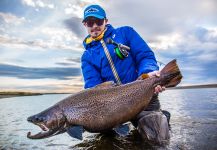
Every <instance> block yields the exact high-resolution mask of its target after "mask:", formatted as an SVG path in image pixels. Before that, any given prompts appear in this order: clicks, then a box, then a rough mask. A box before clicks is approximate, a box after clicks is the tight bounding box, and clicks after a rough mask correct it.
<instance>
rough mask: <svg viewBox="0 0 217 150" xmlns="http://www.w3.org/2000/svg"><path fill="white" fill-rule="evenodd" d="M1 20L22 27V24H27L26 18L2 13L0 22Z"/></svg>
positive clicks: (0, 13)
mask: <svg viewBox="0 0 217 150" xmlns="http://www.w3.org/2000/svg"><path fill="white" fill-rule="evenodd" d="M1 20H2V21H3V22H4V23H6V24H13V25H21V24H22V23H25V22H26V19H25V17H17V16H15V15H13V14H11V13H2V12H0V22H1Z"/></svg>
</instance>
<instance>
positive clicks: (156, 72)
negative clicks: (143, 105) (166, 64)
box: [148, 71, 166, 94]
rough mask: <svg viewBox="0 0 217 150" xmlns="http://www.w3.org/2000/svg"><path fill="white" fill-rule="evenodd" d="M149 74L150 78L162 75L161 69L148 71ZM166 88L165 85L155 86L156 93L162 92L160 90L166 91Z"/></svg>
mask: <svg viewBox="0 0 217 150" xmlns="http://www.w3.org/2000/svg"><path fill="white" fill-rule="evenodd" d="M148 76H149V78H151V77H154V76H156V77H160V71H153V72H149V73H148ZM165 89H166V88H165V86H160V85H157V86H156V87H155V89H154V93H155V94H158V93H160V92H163V91H165Z"/></svg>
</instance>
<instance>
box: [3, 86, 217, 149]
mask: <svg viewBox="0 0 217 150" xmlns="http://www.w3.org/2000/svg"><path fill="white" fill-rule="evenodd" d="M67 96H68V95H67V94H54V95H40V96H25V97H13V98H4V99H0V149H3V150H4V149H5V150H7V149H22V150H24V149H31V150H37V149H42V150H43V149H45V150H47V149H51V150H58V149H59V150H63V149H75V150H77V149H79V150H80V149H89V150H92V149H94V150H113V149H114V150H116V149H117V150H126V149H132V150H137V149H138V150H140V149H171V150H174V149H180V150H185V149H195V150H200V149H201V150H216V149H217V88H212V89H211V88H207V89H185V90H183V89H182V90H167V91H165V92H163V93H161V94H160V101H161V108H162V109H165V110H169V111H170V113H171V122H170V124H171V130H170V135H171V138H170V141H169V143H168V144H167V145H164V146H158V145H152V144H150V143H148V142H146V141H144V140H142V139H141V137H140V135H139V134H138V132H137V131H136V130H132V131H131V133H130V135H128V136H126V137H120V136H106V135H101V134H93V133H88V132H85V133H84V134H83V136H84V139H83V141H80V140H77V139H74V138H71V137H70V136H69V135H68V134H66V133H64V134H61V135H57V136H54V137H50V138H47V139H42V140H31V139H28V138H27V137H26V134H27V132H28V131H31V132H32V133H33V134H35V133H37V132H39V131H40V129H39V127H37V126H35V125H33V124H31V123H28V122H27V121H26V118H27V117H28V116H31V115H33V114H36V113H39V112H41V111H42V110H44V109H46V108H48V107H50V106H51V105H53V104H55V103H56V102H58V101H60V100H61V99H63V98H65V97H67Z"/></svg>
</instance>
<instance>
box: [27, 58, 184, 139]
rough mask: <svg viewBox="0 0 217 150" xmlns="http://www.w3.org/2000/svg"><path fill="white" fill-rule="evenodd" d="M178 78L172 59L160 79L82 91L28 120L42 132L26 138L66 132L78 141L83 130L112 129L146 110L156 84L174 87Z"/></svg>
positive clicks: (45, 136)
mask: <svg viewBox="0 0 217 150" xmlns="http://www.w3.org/2000/svg"><path fill="white" fill-rule="evenodd" d="M181 79H182V75H181V72H180V70H179V68H178V65H177V63H176V60H172V61H171V62H169V63H168V64H167V65H166V66H165V67H164V68H163V69H162V70H161V71H160V77H157V76H156V77H151V78H146V79H144V80H136V81H134V82H131V83H128V84H123V85H115V84H114V83H113V84H112V83H111V82H105V83H102V84H100V85H98V86H96V87H94V88H90V89H86V90H83V91H81V92H79V93H76V94H73V95H70V96H69V97H67V98H65V99H63V100H62V101H60V102H58V103H56V104H55V105H53V106H51V107H50V108H48V109H46V110H44V111H42V112H41V113H38V114H36V115H33V116H30V117H28V119H27V120H28V121H29V122H31V123H33V124H35V125H38V126H39V127H40V128H41V129H42V130H43V131H42V132H39V133H37V134H35V135H32V134H31V132H28V133H27V137H28V138H30V139H42V138H47V137H50V136H54V135H57V134H60V133H64V132H68V133H69V135H71V136H72V137H75V138H79V139H81V137H82V135H81V134H82V132H83V129H84V130H86V131H88V132H104V131H106V130H110V129H113V128H115V127H117V126H118V125H121V124H123V123H125V122H128V121H130V120H132V119H133V118H135V117H136V115H137V114H138V113H140V112H141V111H142V110H143V109H145V108H146V107H147V106H148V104H149V102H150V100H151V98H152V96H153V95H154V88H155V87H156V86H157V85H161V86H165V87H174V86H176V85H178V84H179V83H180V81H181ZM77 127H82V128H77ZM76 134H79V136H77V135H76Z"/></svg>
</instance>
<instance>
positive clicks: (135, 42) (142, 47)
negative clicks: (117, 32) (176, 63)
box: [125, 27, 159, 76]
mask: <svg viewBox="0 0 217 150" xmlns="http://www.w3.org/2000/svg"><path fill="white" fill-rule="evenodd" d="M126 30H127V31H125V37H126V39H127V43H128V45H129V46H130V49H131V51H130V53H131V54H132V56H133V58H134V60H135V62H136V65H137V71H138V75H139V76H140V75H141V74H143V73H149V72H152V71H155V70H159V67H158V65H157V61H156V59H155V56H154V53H153V51H152V50H151V49H150V48H149V46H148V45H147V44H146V42H145V41H144V40H143V39H142V38H141V37H140V35H139V34H138V33H137V32H136V31H135V30H134V29H133V28H131V27H127V28H126ZM126 33H127V34H126Z"/></svg>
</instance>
